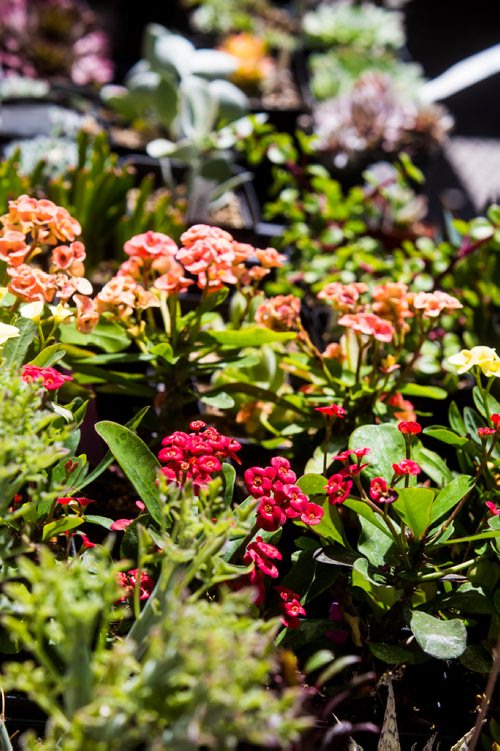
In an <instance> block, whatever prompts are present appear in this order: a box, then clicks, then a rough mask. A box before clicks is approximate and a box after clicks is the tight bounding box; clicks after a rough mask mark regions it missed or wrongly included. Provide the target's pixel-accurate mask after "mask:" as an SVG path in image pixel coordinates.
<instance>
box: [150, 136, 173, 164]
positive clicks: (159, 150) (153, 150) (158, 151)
mask: <svg viewBox="0 0 500 751" xmlns="http://www.w3.org/2000/svg"><path fill="white" fill-rule="evenodd" d="M176 148H177V144H175V143H174V142H173V141H167V139H166V138H155V139H154V140H153V141H150V142H149V143H148V145H147V146H146V152H147V154H148V156H151V157H153V159H161V157H163V156H170V155H171V154H173V152H174V151H175V150H176Z"/></svg>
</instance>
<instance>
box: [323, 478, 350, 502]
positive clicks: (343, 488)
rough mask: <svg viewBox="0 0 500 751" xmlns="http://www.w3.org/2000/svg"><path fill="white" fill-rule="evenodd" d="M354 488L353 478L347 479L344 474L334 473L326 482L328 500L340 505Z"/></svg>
mask: <svg viewBox="0 0 500 751" xmlns="http://www.w3.org/2000/svg"><path fill="white" fill-rule="evenodd" d="M351 488H352V480H346V479H345V478H344V476H343V475H341V474H336V475H332V476H331V477H330V478H329V479H328V482H327V484H326V495H327V497H328V502H329V503H331V504H332V505H335V506H338V505H340V504H341V503H344V501H345V499H346V498H347V497H348V495H349V493H350V491H351Z"/></svg>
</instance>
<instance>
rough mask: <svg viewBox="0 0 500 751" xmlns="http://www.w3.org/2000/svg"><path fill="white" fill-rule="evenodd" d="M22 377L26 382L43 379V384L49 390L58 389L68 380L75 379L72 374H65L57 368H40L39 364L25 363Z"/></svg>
mask: <svg viewBox="0 0 500 751" xmlns="http://www.w3.org/2000/svg"><path fill="white" fill-rule="evenodd" d="M21 378H22V379H23V381H26V383H29V382H30V381H37V380H41V382H42V384H41V385H42V386H43V387H44V389H47V391H57V389H60V388H61V386H62V385H63V384H64V383H65V382H66V381H72V380H73V377H72V376H68V375H63V374H62V373H59V371H58V370H56V369H55V368H39V367H38V366H37V365H25V366H24V368H23V369H22V372H21Z"/></svg>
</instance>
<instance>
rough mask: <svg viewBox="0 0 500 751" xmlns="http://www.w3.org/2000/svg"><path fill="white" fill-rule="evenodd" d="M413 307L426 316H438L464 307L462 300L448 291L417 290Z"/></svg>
mask: <svg viewBox="0 0 500 751" xmlns="http://www.w3.org/2000/svg"><path fill="white" fill-rule="evenodd" d="M413 307H414V309H415V310H417V311H421V312H422V315H423V316H424V317H425V318H437V317H438V316H440V315H441V313H444V312H450V311H452V310H458V309H459V308H463V305H462V303H461V302H460V300H457V298H456V297H453V296H452V295H448V294H447V293H446V292H441V291H440V290H436V292H417V294H416V295H415V296H414V298H413Z"/></svg>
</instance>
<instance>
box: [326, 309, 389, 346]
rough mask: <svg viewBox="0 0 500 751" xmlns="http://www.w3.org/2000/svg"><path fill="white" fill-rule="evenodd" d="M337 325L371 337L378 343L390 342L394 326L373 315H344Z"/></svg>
mask: <svg viewBox="0 0 500 751" xmlns="http://www.w3.org/2000/svg"><path fill="white" fill-rule="evenodd" d="M339 325H340V326H346V327H347V328H350V329H352V330H353V331H356V332H357V333H359V334H364V335H365V336H373V337H374V338H375V339H377V340H378V341H379V342H392V340H393V338H394V334H395V330H394V326H393V325H392V323H390V322H389V321H386V320H385V319H384V318H380V317H379V316H377V315H375V313H346V314H345V315H343V316H342V317H341V318H339Z"/></svg>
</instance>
